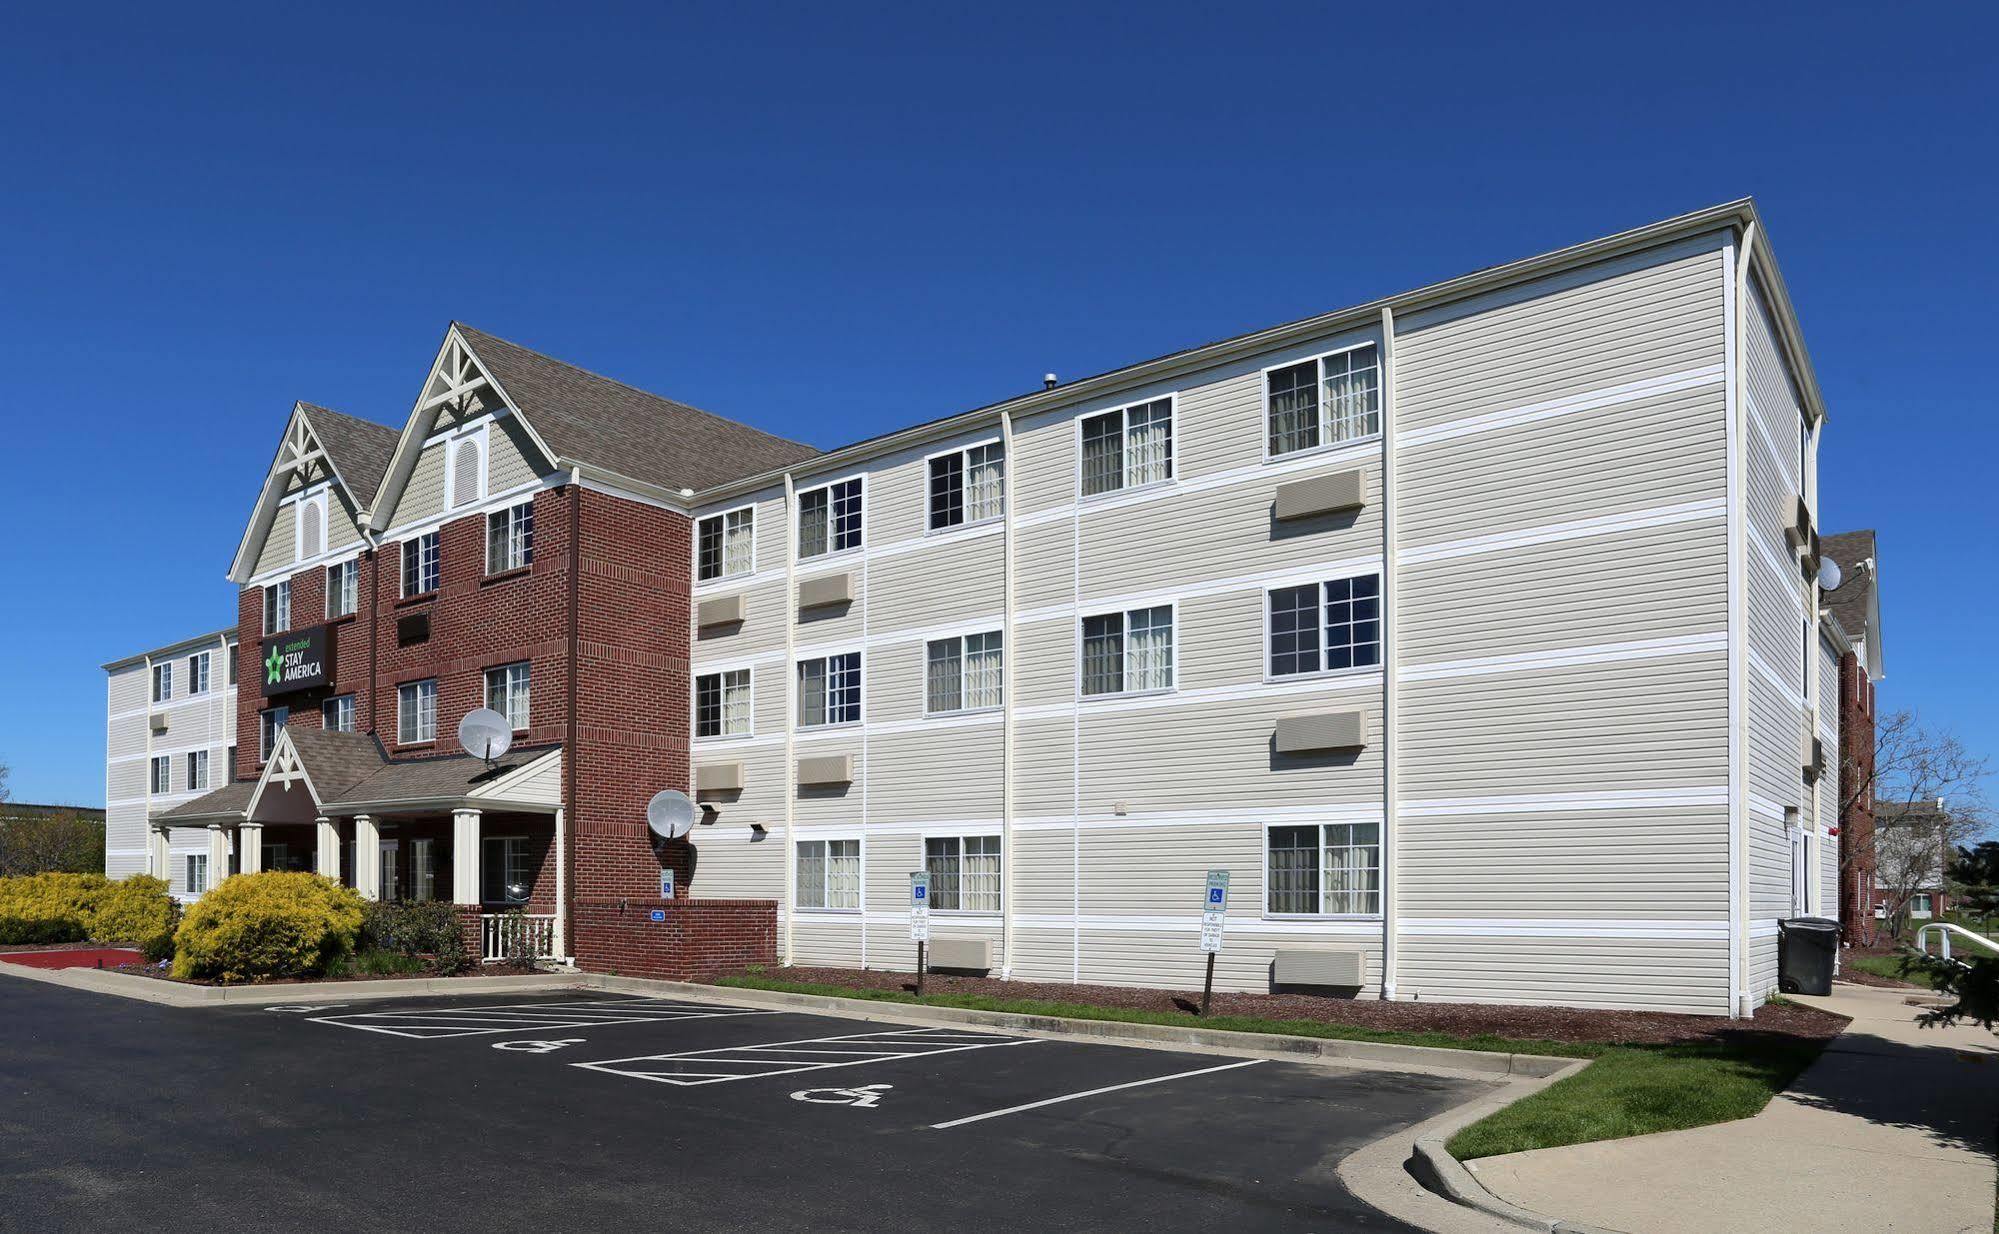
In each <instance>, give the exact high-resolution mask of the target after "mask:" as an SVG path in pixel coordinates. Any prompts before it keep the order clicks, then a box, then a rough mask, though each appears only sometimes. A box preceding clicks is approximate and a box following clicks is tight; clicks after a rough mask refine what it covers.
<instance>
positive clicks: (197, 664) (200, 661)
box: [187, 651, 215, 694]
mask: <svg viewBox="0 0 1999 1234" xmlns="http://www.w3.org/2000/svg"><path fill="white" fill-rule="evenodd" d="M214 655H215V653H214V652H211V651H197V652H195V653H194V654H193V655H191V656H189V657H188V658H187V692H188V693H189V694H206V693H208V685H209V681H208V670H209V663H210V661H211V660H212V659H213V658H214Z"/></svg>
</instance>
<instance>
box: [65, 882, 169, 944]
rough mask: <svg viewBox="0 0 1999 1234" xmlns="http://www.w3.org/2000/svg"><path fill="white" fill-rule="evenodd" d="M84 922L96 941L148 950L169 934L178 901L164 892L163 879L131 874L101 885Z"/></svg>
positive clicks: (165, 938)
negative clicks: (100, 890) (90, 911)
mask: <svg viewBox="0 0 1999 1234" xmlns="http://www.w3.org/2000/svg"><path fill="white" fill-rule="evenodd" d="M86 924H87V925H88V927H89V930H90V937H92V938H94V939H96V940H97V941H98V942H101V943H136V944H137V945H139V946H140V947H142V948H146V949H149V950H150V949H152V948H154V947H157V946H159V945H162V940H171V939H172V938H173V933H174V930H175V929H176V928H177V927H178V926H179V925H180V905H178V904H176V903H174V898H173V896H171V895H169V894H168V893H167V884H166V880H165V879H159V878H154V877H152V876H151V875H149V874H134V875H133V876H132V877H130V878H127V879H122V880H120V881H118V882H115V883H109V884H107V885H106V886H105V887H104V890H103V891H102V892H100V893H99V894H98V897H97V902H96V904H95V906H94V911H93V912H92V913H91V915H90V917H89V919H88V921H87V923H86Z"/></svg>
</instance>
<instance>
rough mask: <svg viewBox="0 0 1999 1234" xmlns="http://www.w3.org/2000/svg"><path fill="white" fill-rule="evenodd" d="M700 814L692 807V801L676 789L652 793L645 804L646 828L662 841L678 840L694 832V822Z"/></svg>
mask: <svg viewBox="0 0 1999 1234" xmlns="http://www.w3.org/2000/svg"><path fill="white" fill-rule="evenodd" d="M700 813H701V812H700V811H699V810H697V809H696V808H695V806H694V799H693V798H692V797H689V796H688V795H687V794H686V793H683V792H681V791H680V790H679V789H677V788H669V789H667V790H665V791H664V792H658V793H654V794H653V797H652V800H651V801H648V802H646V826H648V827H650V828H652V833H653V834H654V835H656V836H658V837H659V838H660V839H662V840H678V839H679V838H680V837H682V836H684V835H686V834H687V833H688V832H690V831H692V830H694V820H695V818H696V817H697V816H698V815H699V814H700Z"/></svg>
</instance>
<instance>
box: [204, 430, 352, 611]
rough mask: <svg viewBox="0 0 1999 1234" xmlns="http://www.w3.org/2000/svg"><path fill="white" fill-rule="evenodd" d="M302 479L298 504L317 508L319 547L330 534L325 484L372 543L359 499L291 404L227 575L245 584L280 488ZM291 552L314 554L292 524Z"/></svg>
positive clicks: (282, 492)
mask: <svg viewBox="0 0 1999 1234" xmlns="http://www.w3.org/2000/svg"><path fill="white" fill-rule="evenodd" d="M294 476H298V477H300V478H301V479H302V480H304V481H306V482H307V483H306V487H305V488H304V489H303V491H302V492H301V494H300V496H299V501H300V502H301V503H303V502H305V501H309V500H314V499H315V496H316V497H317V500H318V501H319V502H320V508H319V545H320V547H319V552H320V553H324V551H325V548H326V543H327V540H328V539H329V538H330V536H331V535H332V529H331V527H330V525H329V519H330V518H331V517H332V503H331V502H330V501H328V500H327V499H326V497H325V493H326V492H327V490H328V489H329V488H331V487H334V486H337V487H338V488H339V489H340V491H341V493H342V494H344V495H345V497H346V499H347V504H348V506H349V507H350V508H351V509H353V511H354V514H355V523H356V525H357V526H358V527H359V528H360V530H361V537H362V539H363V540H364V541H365V542H366V543H367V544H368V545H369V546H370V547H373V546H374V545H375V543H376V539H375V537H374V536H373V535H372V534H371V533H370V532H369V530H368V525H367V524H366V523H365V522H363V521H362V517H361V516H362V515H363V514H364V513H365V511H363V510H362V509H361V503H360V502H359V501H358V500H356V499H355V496H354V490H353V489H351V488H349V487H348V485H347V480H346V477H344V476H342V475H341V474H340V468H339V467H338V466H336V465H335V464H334V461H333V458H332V456H331V455H329V454H328V453H327V452H326V449H325V447H324V446H322V445H321V444H320V439H319V434H318V432H317V431H316V430H315V429H314V428H313V427H312V417H311V416H310V415H309V414H308V413H307V412H306V409H305V404H303V403H294V404H292V414H291V418H290V419H289V420H287V421H286V422H285V432H284V436H283V437H282V438H280V439H279V441H278V452H277V455H276V456H275V457H274V458H273V459H272V460H271V467H270V470H269V471H267V472H265V473H264V487H263V489H262V490H261V491H259V493H258V494H257V504H256V507H255V508H254V509H253V510H252V511H251V514H250V523H249V525H248V526H247V527H245V528H244V529H243V538H242V539H241V540H240V541H238V542H237V545H236V557H235V559H234V560H233V561H232V562H231V563H230V566H229V580H230V581H231V582H233V583H235V584H237V585H238V586H243V585H245V584H247V583H248V582H249V581H250V580H251V579H252V578H254V577H255V576H256V573H257V558H258V557H259V556H261V555H262V553H263V550H264V541H265V540H266V539H267V538H268V537H269V536H270V534H271V526H272V524H273V523H275V522H276V521H277V517H278V507H279V506H281V505H283V504H284V503H285V501H286V499H287V497H288V496H289V494H288V493H287V492H286V490H287V489H288V488H289V487H290V486H291V481H292V477H294ZM292 534H293V537H294V541H293V556H294V558H295V559H296V560H304V559H305V558H306V557H310V556H314V555H316V554H310V553H305V552H304V549H303V544H302V542H301V541H300V540H299V539H298V536H299V535H300V529H299V528H296V527H295V528H294V529H293V533H292Z"/></svg>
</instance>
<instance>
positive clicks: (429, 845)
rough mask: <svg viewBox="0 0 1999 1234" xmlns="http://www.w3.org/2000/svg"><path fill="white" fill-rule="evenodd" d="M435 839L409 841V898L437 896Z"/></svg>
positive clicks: (427, 898) (421, 898) (420, 898)
mask: <svg viewBox="0 0 1999 1234" xmlns="http://www.w3.org/2000/svg"><path fill="white" fill-rule="evenodd" d="M436 844H437V842H436V841H435V840H431V839H428V838H418V839H414V840H411V841H410V899H412V900H435V899H436V898H437V851H436Z"/></svg>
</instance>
